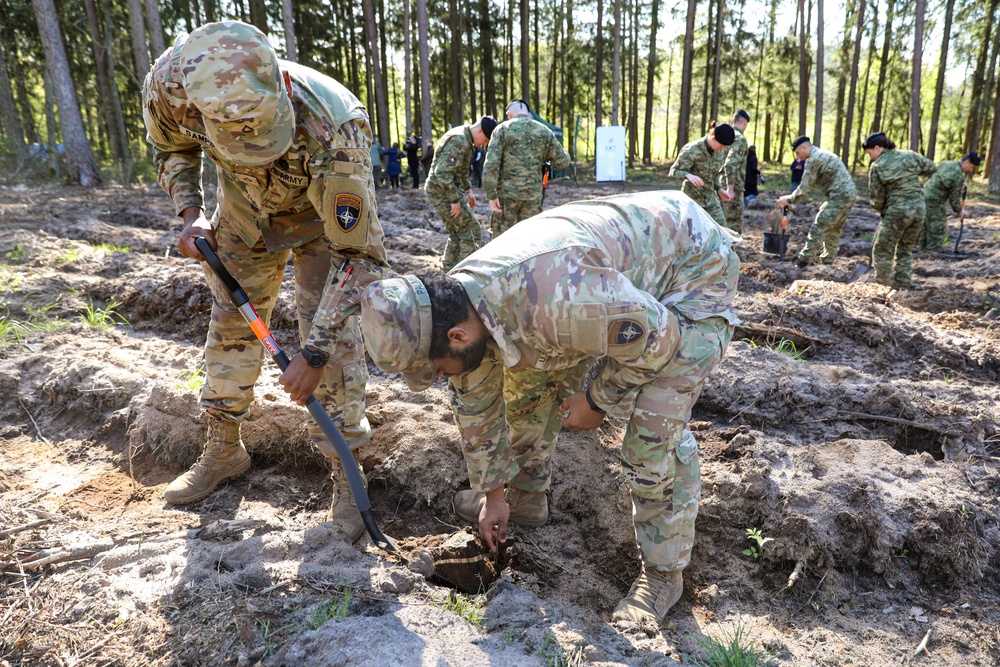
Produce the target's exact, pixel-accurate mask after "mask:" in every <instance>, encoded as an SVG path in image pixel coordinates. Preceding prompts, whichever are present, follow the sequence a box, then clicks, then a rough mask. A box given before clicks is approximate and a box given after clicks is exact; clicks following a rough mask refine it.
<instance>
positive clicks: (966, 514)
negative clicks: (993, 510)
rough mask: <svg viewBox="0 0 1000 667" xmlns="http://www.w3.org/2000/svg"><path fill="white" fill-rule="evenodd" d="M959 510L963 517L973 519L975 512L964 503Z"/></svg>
mask: <svg viewBox="0 0 1000 667" xmlns="http://www.w3.org/2000/svg"><path fill="white" fill-rule="evenodd" d="M959 512H961V513H962V517H963V518H965V519H974V518H975V517H976V513H975V512H973V511H972V510H970V509H969V508H967V507H966V506H965V505H962V509H960V510H959Z"/></svg>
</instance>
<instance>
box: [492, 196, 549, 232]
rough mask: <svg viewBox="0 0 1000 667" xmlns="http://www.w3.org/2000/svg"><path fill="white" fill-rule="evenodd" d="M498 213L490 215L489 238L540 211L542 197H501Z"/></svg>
mask: <svg viewBox="0 0 1000 667" xmlns="http://www.w3.org/2000/svg"><path fill="white" fill-rule="evenodd" d="M500 208H502V209H503V210H502V211H501V212H500V213H494V214H493V215H491V216H490V238H494V239H495V238H496V237H498V236H500V235H501V234H503V233H504V232H505V231H507V230H508V229H510V228H511V227H513V226H514V225H516V224H517V223H519V222H521V221H522V220H526V219H528V218H530V217H531V216H533V215H538V214H539V213H541V212H542V198H541V197H539V198H538V199H501V200H500Z"/></svg>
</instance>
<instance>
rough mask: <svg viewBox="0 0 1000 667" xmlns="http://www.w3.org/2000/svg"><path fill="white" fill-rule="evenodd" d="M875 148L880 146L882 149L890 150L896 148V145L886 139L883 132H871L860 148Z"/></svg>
mask: <svg viewBox="0 0 1000 667" xmlns="http://www.w3.org/2000/svg"><path fill="white" fill-rule="evenodd" d="M876 146H881V147H882V148H887V149H890V150H891V149H893V148H895V147H896V144H894V143H892V142H891V141H889V139H888V137H886V136H885V133H883V132H872V133H871V134H869V135H868V137H867V138H865V142H864V143H863V144H861V148H862V149H864V150H868V149H869V148H875V147H876Z"/></svg>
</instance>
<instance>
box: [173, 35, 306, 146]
mask: <svg viewBox="0 0 1000 667" xmlns="http://www.w3.org/2000/svg"><path fill="white" fill-rule="evenodd" d="M181 68H182V72H183V74H184V90H185V92H186V93H187V96H188V98H189V99H190V100H191V103H192V104H194V106H195V107H197V108H198V111H200V112H201V114H202V116H203V117H204V119H205V131H206V133H207V134H208V138H209V139H211V141H212V143H213V144H214V145H215V147H216V148H218V149H219V151H220V152H222V153H223V155H225V156H226V157H228V158H229V159H230V160H232V161H233V162H235V163H237V164H242V165H250V166H257V165H262V164H267V163H269V162H274V161H275V160H277V159H278V158H280V157H281V156H282V155H284V154H285V153H286V152H287V151H288V148H289V146H291V144H292V138H293V136H294V135H295V113H294V112H293V111H292V104H291V100H289V98H288V92H287V91H286V90H285V86H284V84H283V82H282V75H281V70H280V68H279V67H278V56H277V55H276V54H275V52H274V47H272V46H271V43H270V42H268V40H267V37H266V36H265V35H264V33H262V32H261V31H260V30H258V29H257V28H255V27H254V26H252V25H249V24H246V23H241V22H240V21H222V22H221V23H206V24H205V25H203V26H201V27H200V28H198V29H196V30H194V31H193V32H192V33H191V34H190V35H188V38H187V41H186V42H185V43H184V46H183V47H182V49H181Z"/></svg>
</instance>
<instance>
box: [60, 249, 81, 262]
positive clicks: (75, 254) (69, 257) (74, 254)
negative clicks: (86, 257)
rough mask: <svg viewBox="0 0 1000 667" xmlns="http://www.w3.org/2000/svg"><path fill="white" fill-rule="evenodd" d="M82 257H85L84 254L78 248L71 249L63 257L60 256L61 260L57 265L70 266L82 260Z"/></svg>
mask: <svg viewBox="0 0 1000 667" xmlns="http://www.w3.org/2000/svg"><path fill="white" fill-rule="evenodd" d="M81 257H83V253H81V252H80V250H79V249H78V248H70V249H69V250H67V251H66V252H64V253H63V254H62V255H60V256H59V258H58V259H57V260H56V264H58V265H62V264H70V263H72V262H75V261H76V260H78V259H80V258H81Z"/></svg>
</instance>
